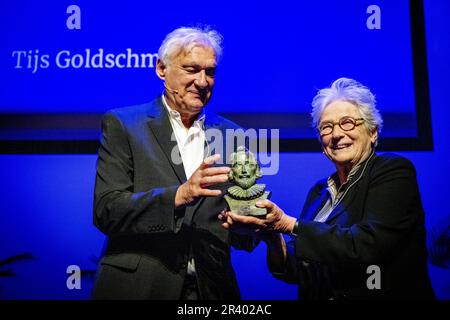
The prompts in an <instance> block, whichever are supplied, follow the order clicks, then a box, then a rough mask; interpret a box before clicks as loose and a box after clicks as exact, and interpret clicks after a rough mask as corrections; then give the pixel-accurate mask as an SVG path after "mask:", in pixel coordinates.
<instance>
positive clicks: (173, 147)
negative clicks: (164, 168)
mask: <svg viewBox="0 0 450 320" xmlns="http://www.w3.org/2000/svg"><path fill="white" fill-rule="evenodd" d="M149 118H150V119H149V121H148V125H149V127H150V130H151V131H152V133H153V135H154V136H155V138H156V140H157V141H158V144H159V146H160V147H161V149H162V150H163V152H164V155H165V156H166V158H167V160H168V162H169V163H170V165H171V167H172V169H173V170H174V172H175V174H176V175H177V177H178V179H179V180H180V182H181V183H184V182H185V181H186V174H185V172H184V166H183V162H182V161H181V155H180V150H179V149H178V144H177V141H176V139H175V137H173V139H172V134H173V130H172V125H171V124H170V120H169V116H168V115H167V112H166V110H165V109H164V105H163V104H162V100H161V98H158V99H156V100H155V101H154V102H153V105H152V108H151V109H150V111H149ZM172 154H173V155H175V157H176V158H177V159H180V161H179V163H174V161H172ZM177 162H178V161H177Z"/></svg>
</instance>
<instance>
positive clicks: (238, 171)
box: [225, 146, 271, 216]
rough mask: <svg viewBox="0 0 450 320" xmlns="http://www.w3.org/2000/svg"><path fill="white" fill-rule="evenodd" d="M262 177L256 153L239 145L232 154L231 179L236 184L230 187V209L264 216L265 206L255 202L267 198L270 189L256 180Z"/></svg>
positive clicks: (240, 212)
mask: <svg viewBox="0 0 450 320" xmlns="http://www.w3.org/2000/svg"><path fill="white" fill-rule="evenodd" d="M261 177H262V173H261V169H260V166H259V164H258V161H257V160H256V157H255V155H254V154H253V153H252V152H250V151H248V150H246V149H245V147H243V146H240V147H238V149H237V151H236V152H234V153H232V154H231V171H230V173H229V181H230V182H233V183H234V184H235V185H234V186H232V187H230V188H228V190H227V194H226V195H225V200H226V201H227V203H228V206H229V207H230V210H231V211H233V212H236V213H237V214H240V215H251V216H263V215H265V214H266V213H267V212H266V209H265V208H258V207H256V206H255V203H256V202H257V201H259V200H263V199H267V198H268V197H269V196H270V193H271V192H270V191H265V188H266V185H265V184H257V183H256V180H257V179H259V178H261Z"/></svg>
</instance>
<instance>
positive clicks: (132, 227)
mask: <svg viewBox="0 0 450 320" xmlns="http://www.w3.org/2000/svg"><path fill="white" fill-rule="evenodd" d="M221 40H222V37H221V36H220V34H219V33H217V32H216V31H214V30H211V29H200V28H178V29H176V30H174V31H173V32H171V33H170V34H168V35H167V36H166V38H165V39H164V41H163V43H162V45H161V47H160V49H159V52H158V55H159V59H158V61H157V66H156V73H157V76H158V77H159V78H160V79H161V80H163V81H164V87H165V90H164V93H163V94H162V96H161V97H159V98H157V99H156V100H154V101H152V102H150V103H147V104H143V105H139V106H132V107H127V108H119V109H114V110H111V111H109V112H108V113H106V114H105V116H104V119H103V123H102V141H101V147H100V150H99V157H98V162H97V176H96V184H95V199H94V223H95V225H96V226H97V228H99V229H100V230H101V231H102V232H103V233H104V234H106V235H107V236H108V244H107V246H106V249H105V253H104V255H103V258H102V260H101V261H100V266H99V270H98V274H97V277H96V282H95V286H94V290H93V298H94V299H172V300H174V299H183V300H196V299H239V298H240V294H239V288H238V286H237V282H236V279H235V275H234V271H233V268H232V265H231V260H230V245H233V246H235V247H237V248H240V249H246V250H251V249H253V247H254V245H255V241H253V238H251V237H248V236H245V237H244V236H237V235H234V234H231V233H228V231H227V230H224V229H223V228H221V225H220V221H219V220H218V219H217V215H218V214H219V212H220V211H221V210H222V209H223V208H225V207H226V203H225V201H224V200H223V197H222V196H221V195H222V194H223V191H224V190H226V189H227V187H229V186H230V184H229V183H227V181H228V173H229V171H230V168H229V167H227V166H217V165H215V163H216V162H217V161H218V159H219V158H220V156H219V155H218V154H216V155H212V156H209V157H208V151H206V152H205V149H209V148H205V145H206V146H207V145H208V142H207V141H206V135H205V130H208V129H215V130H220V131H222V132H223V133H224V134H223V136H224V137H225V130H226V129H237V128H238V127H237V125H236V124H234V123H232V122H231V121H228V120H226V119H224V118H222V117H219V116H217V115H215V114H213V113H210V112H205V110H204V108H205V106H206V104H207V103H208V102H209V100H210V99H211V95H212V90H213V87H214V80H215V71H216V67H217V63H218V60H219V58H220V56H221V54H222V48H221ZM180 158H181V160H182V161H177V159H178V160H179V159H180ZM209 187H211V189H210V188H209Z"/></svg>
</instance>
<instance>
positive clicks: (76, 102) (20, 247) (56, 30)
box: [0, 0, 450, 299]
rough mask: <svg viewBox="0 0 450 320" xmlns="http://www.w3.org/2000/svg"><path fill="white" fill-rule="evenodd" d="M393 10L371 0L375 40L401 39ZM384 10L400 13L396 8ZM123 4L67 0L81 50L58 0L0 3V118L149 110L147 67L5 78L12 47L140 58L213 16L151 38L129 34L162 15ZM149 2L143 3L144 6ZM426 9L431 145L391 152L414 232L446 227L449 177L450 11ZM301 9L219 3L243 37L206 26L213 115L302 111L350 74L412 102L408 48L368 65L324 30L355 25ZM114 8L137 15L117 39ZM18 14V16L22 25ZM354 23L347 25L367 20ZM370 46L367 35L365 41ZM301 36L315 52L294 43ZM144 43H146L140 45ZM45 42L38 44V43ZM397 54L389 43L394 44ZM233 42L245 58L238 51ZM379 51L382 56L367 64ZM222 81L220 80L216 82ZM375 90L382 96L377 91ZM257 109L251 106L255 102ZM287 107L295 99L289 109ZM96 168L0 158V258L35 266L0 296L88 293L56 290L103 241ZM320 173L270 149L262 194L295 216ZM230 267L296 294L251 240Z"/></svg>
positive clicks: (281, 293)
mask: <svg viewBox="0 0 450 320" xmlns="http://www.w3.org/2000/svg"><path fill="white" fill-rule="evenodd" d="M391 2H393V1H389V2H388V1H377V2H376V3H381V4H380V6H381V7H382V30H381V31H383V32H384V30H386V29H388V26H389V23H392V25H393V26H394V27H395V28H397V29H399V31H398V32H399V34H400V35H401V34H403V32H405V30H402V29H401V28H402V27H405V26H404V25H403V24H402V23H401V22H402V21H403V19H407V13H406V12H407V11H406V9H405V6H400V8H402V10H399V11H398V12H397V13H396V14H397V15H396V16H395V17H391V18H389V14H387V13H386V15H384V11H383V7H384V6H386V8H388V6H390V5H389V3H391ZM395 2H396V3H398V2H400V3H403V4H405V5H406V2H401V1H395ZM129 3H130V2H127V5H125V4H124V5H121V6H119V5H118V4H117V5H116V4H105V5H102V6H100V5H97V6H94V5H88V4H87V2H83V1H79V2H78V4H79V5H80V7H81V8H82V14H83V17H82V19H83V25H82V28H83V29H82V30H81V31H80V32H81V33H84V32H92V34H94V35H95V36H92V37H91V38H90V39H89V41H90V43H87V42H86V41H87V40H86V39H84V40H83V41H82V42H81V39H78V40H77V38H78V37H82V35H81V34H80V35H78V34H77V33H76V31H73V35H72V34H71V32H72V31H71V32H69V31H68V30H67V29H66V28H65V26H64V23H65V17H66V16H67V14H65V9H66V8H67V6H68V5H69V4H71V3H69V2H64V1H61V3H59V4H57V5H50V2H47V4H46V2H45V1H43V2H42V3H40V4H39V5H37V4H36V5H33V4H31V3H30V4H29V5H30V6H31V7H30V8H28V9H29V10H28V9H27V10H25V9H24V10H22V9H23V8H22V7H21V6H20V5H19V4H12V3H10V4H8V6H7V8H6V9H5V10H2V17H1V19H0V20H2V22H1V23H2V25H0V30H2V31H1V32H2V38H3V35H4V34H5V30H7V32H6V35H5V39H6V41H5V42H3V41H2V42H3V45H2V58H1V60H0V63H1V64H2V65H1V67H2V69H1V71H2V72H1V74H0V79H1V83H0V84H1V90H2V91H0V94H1V95H0V104H1V106H0V107H1V108H2V111H17V112H19V111H27V112H28V111H36V110H37V108H41V109H40V110H41V111H44V110H45V111H55V110H58V111H61V110H59V109H58V108H60V105H59V104H58V103H61V102H64V108H63V109H64V110H71V109H72V110H78V111H101V110H103V108H109V107H113V106H116V105H125V104H128V103H129V102H141V101H147V100H148V99H150V98H151V97H152V96H153V95H155V94H158V93H160V92H161V90H162V86H161V84H160V83H157V82H155V81H156V80H155V79H154V78H155V77H154V76H153V74H152V70H151V69H150V70H149V69H135V70H133V69H122V70H120V69H113V70H101V72H96V73H90V72H87V71H86V69H80V70H70V71H68V70H59V69H56V68H50V69H48V70H40V71H38V73H36V74H35V75H34V76H35V77H34V78H33V76H30V74H29V72H28V73H26V72H24V74H22V75H20V73H18V72H17V70H15V71H13V70H10V69H8V68H10V67H11V60H10V56H8V54H10V51H11V50H12V49H19V47H20V46H21V45H22V46H24V47H26V48H40V49H41V50H44V49H45V50H47V49H48V50H54V51H55V52H56V51H58V50H61V49H73V50H76V49H77V48H78V49H84V48H85V47H90V48H97V47H105V48H106V47H107V46H110V47H109V48H111V50H113V49H114V50H115V49H116V48H113V44H115V43H116V44H117V50H118V51H120V50H124V49H125V48H126V47H127V46H124V45H123V41H125V40H127V41H129V42H127V45H128V43H130V45H129V46H130V47H132V48H133V49H134V48H138V47H139V46H142V50H143V51H144V50H148V51H150V52H152V51H156V50H157V47H158V45H159V42H160V41H161V38H162V36H163V35H164V34H165V33H167V32H168V31H170V30H171V29H173V28H175V27H177V26H179V25H183V24H187V23H190V22H192V21H196V22H197V21H199V22H205V23H211V20H210V19H213V17H214V12H215V11H217V10H218V8H215V9H214V8H213V9H210V8H206V7H202V9H201V10H198V11H196V12H197V13H196V14H192V15H187V14H186V12H189V11H185V9H186V8H183V7H178V8H174V10H175V11H174V12H173V15H172V16H171V19H173V21H172V22H170V23H169V24H168V25H166V26H165V27H164V28H161V29H159V31H157V32H156V31H155V32H151V31H146V32H141V31H140V28H144V29H145V28H149V29H148V30H153V29H154V28H156V27H157V26H160V21H161V19H162V18H163V16H162V15H161V13H160V12H159V11H157V10H149V8H148V7H147V8H146V10H138V8H136V7H134V8H133V9H132V6H131V5H128V4H129ZM227 3H228V2H227ZM322 4H323V2H322ZM349 4H350V2H349V1H344V2H343V4H342V8H346V7H347V6H349ZM369 4H373V3H369V2H365V1H361V2H358V4H356V5H352V7H351V8H349V9H348V10H350V11H346V10H344V11H346V12H347V13H348V14H350V12H359V14H361V15H362V16H363V17H366V14H365V8H366V7H367V6H368V5H369ZM153 5H154V4H151V6H153ZM359 5H361V7H362V8H363V10H362V11H361V8H359V7H358V6H359ZM424 5H425V23H426V36H427V55H428V70H429V83H430V97H431V115H432V132H433V138H434V150H433V151H429V152H403V153H401V154H402V155H404V156H406V157H408V158H409V159H411V160H412V161H413V163H414V164H415V166H416V169H417V172H418V180H419V186H420V191H421V193H422V199H423V204H424V208H425V211H426V214H427V216H426V225H427V229H428V231H429V233H431V232H434V231H436V230H439V229H442V228H443V227H444V226H448V225H449V220H450V214H449V212H448V209H447V206H446V199H447V198H448V193H449V188H448V181H450V172H449V170H448V157H449V149H450V142H449V140H448V111H447V110H448V106H447V105H448V92H449V89H450V87H449V84H450V81H449V79H448V75H449V74H450V67H449V59H448V57H449V56H450V36H449V27H448V22H447V17H448V16H449V15H450V3H449V2H448V1H445V0H424ZM33 6H36V7H33ZM42 6H43V7H42ZM58 6H59V7H58ZM84 6H85V7H89V8H92V9H93V11H89V10H84V11H83V8H84ZM305 6H307V7H308V8H310V10H314V19H313V18H312V17H308V15H306V14H303V15H302V14H300V13H299V15H298V16H297V18H295V17H293V16H292V15H294V16H295V14H294V13H293V12H291V11H290V10H286V8H284V10H283V6H282V5H280V6H279V7H277V8H273V7H264V5H263V4H262V3H258V6H253V7H247V8H242V4H239V5H237V4H236V3H233V2H230V4H229V5H228V4H227V5H226V6H224V7H220V9H219V11H220V12H218V13H216V15H217V16H218V17H222V18H221V19H222V21H224V20H225V19H224V18H223V17H225V18H226V20H230V21H231V22H232V24H233V25H234V28H236V29H235V30H242V32H244V33H245V36H246V37H235V36H233V35H231V34H232V31H231V30H228V29H226V28H225V27H223V29H224V30H222V26H221V25H220V24H219V22H217V23H215V24H216V25H217V27H218V29H219V30H220V31H222V33H223V34H224V37H225V39H226V40H225V41H226V42H225V44H226V51H225V56H224V60H223V64H222V65H221V69H220V73H219V75H218V87H217V90H216V92H215V95H214V98H213V99H214V105H213V106H212V107H213V108H217V109H216V111H217V110H220V107H219V105H220V106H224V107H227V108H228V107H233V108H235V107H237V108H250V109H251V108H252V106H259V105H265V104H264V103H265V102H268V103H267V106H268V107H270V105H271V104H270V103H269V102H270V101H272V102H273V101H276V102H277V103H278V102H283V103H281V104H280V106H281V107H280V108H284V107H286V108H287V109H286V110H292V109H291V108H297V107H302V106H303V107H305V108H307V106H308V103H309V101H310V100H311V98H312V96H313V94H314V86H315V87H322V86H324V85H327V84H329V83H330V82H331V81H332V80H334V79H335V78H336V77H338V76H341V75H346V76H352V77H355V78H357V79H359V80H361V81H362V82H365V83H366V84H367V85H368V86H369V87H371V89H373V91H375V92H376V93H377V94H378V96H379V101H380V108H381V109H382V111H383V108H385V107H386V106H388V105H389V106H400V105H403V102H405V104H404V106H406V107H408V106H411V102H412V100H411V96H412V92H411V81H412V80H411V74H410V71H408V70H410V69H408V64H409V63H410V61H411V60H410V59H411V57H410V54H411V53H410V48H408V47H404V48H402V46H401V45H399V44H398V43H397V42H400V43H401V42H402V41H401V39H399V41H396V40H395V39H397V38H395V37H394V36H393V38H392V39H391V40H392V43H391V45H392V46H393V47H392V48H391V47H387V46H383V47H382V48H380V49H379V50H378V51H376V53H374V55H375V58H376V59H375V60H371V59H368V58H367V57H370V56H371V53H370V50H359V49H360V47H359V46H358V45H355V43H354V41H355V38H353V37H347V38H345V37H344V40H342V42H340V41H339V40H338V36H337V35H336V32H335V28H333V26H335V27H337V26H336V23H337V22H336V21H338V22H339V25H340V26H341V27H343V26H346V31H348V32H350V33H353V32H355V33H358V32H363V31H362V29H363V28H362V27H361V30H359V31H355V30H354V29H353V27H352V23H353V22H352V19H343V18H342V19H338V16H339V15H337V12H339V11H336V15H335V14H331V13H330V12H329V11H328V9H327V7H326V6H320V3H317V5H312V4H307V5H306V4H305ZM42 8H46V10H47V9H49V8H52V10H50V11H48V16H47V14H46V15H45V17H44V18H43V17H42V16H41V17H36V16H37V14H36V13H37V12H42V11H41V10H42ZM358 8H359V9H358ZM11 10H13V11H11ZM170 10H172V7H171V8H170ZM352 10H353V11H352ZM118 11H120V12H121V13H123V15H124V16H127V14H130V15H135V14H136V12H138V13H139V16H138V18H136V19H135V21H131V22H129V21H128V20H127V21H128V22H129V23H130V24H129V25H128V26H127V28H129V30H128V31H124V30H126V29H124V25H123V24H121V23H120V15H117V12H118ZM386 11H388V10H386ZM11 12H14V14H16V13H17V14H19V16H17V15H16V16H14V15H12V14H11ZM46 12H47V11H46ZM263 12H266V13H270V14H272V15H273V17H277V19H279V21H281V20H283V19H281V18H282V17H284V16H286V15H291V16H290V17H288V19H286V20H288V21H287V22H286V24H284V25H283V26H279V25H276V24H275V25H274V24H273V23H272V22H271V21H267V20H266V19H265V18H262V16H261V15H262V13H263ZM7 13H9V14H7ZM250 13H251V14H250ZM20 14H23V15H24V16H25V17H20ZM5 15H6V18H5ZM355 15H356V13H352V14H351V15H349V17H350V16H355ZM205 17H208V18H205ZM363 17H361V18H359V20H360V22H361V23H362V22H364V24H365V18H363ZM402 17H403V18H402ZM3 18H5V19H6V20H4V19H3ZM42 19H44V20H45V23H42ZM61 19H62V20H61ZM333 19H336V20H333ZM355 19H356V18H355ZM396 19H399V20H396ZM312 20H314V21H312ZM61 21H63V22H61ZM308 21H309V22H308ZM333 21H334V22H333ZM128 22H127V23H128ZM212 22H214V20H212ZM313 22H314V25H313V26H312V25H311V23H313ZM6 23H7V24H8V26H14V32H21V33H22V34H30V37H29V38H28V39H25V40H24V41H25V42H24V43H22V44H21V43H20V41H21V40H20V39H15V38H13V36H12V34H13V33H12V32H10V29H9V28H10V27H8V28H5V25H4V24H6ZM61 23H63V27H61ZM322 23H323V24H322ZM213 24H214V23H213ZM364 24H363V27H364ZM298 25H303V26H304V28H307V29H306V30H307V31H308V32H313V33H315V32H319V31H320V34H321V35H322V36H321V37H320V39H317V38H313V37H309V36H308V34H307V33H308V32H305V34H303V35H301V36H302V37H305V40H304V41H307V42H302V46H297V47H296V49H295V50H288V49H289V48H286V46H288V45H289V44H290V43H291V41H287V40H292V38H290V36H288V35H286V37H285V38H283V37H284V36H285V34H283V32H281V31H283V30H284V31H286V32H287V30H291V29H292V28H294V26H295V27H296V26H298ZM321 26H323V27H321ZM41 28H44V29H45V32H44V33H41V31H42V30H41V31H39V30H40V29H41ZM277 28H280V29H277ZM156 29H157V28H156ZM130 30H131V31H130ZM301 30H303V29H301ZM364 32H365V31H364ZM374 32H375V31H374ZM230 33H231V34H230ZM279 37H280V38H279ZM376 37H377V36H374V38H376ZM389 37H390V36H389ZM358 39H361V38H358ZM76 40H77V41H80V42H77V41H76ZM143 40H144V41H143ZM270 40H271V41H270ZM319 40H320V41H319ZM232 41H236V42H235V44H234V45H231V44H229V43H230V42H232ZM264 41H268V44H267V46H264V47H265V48H266V49H258V50H254V47H255V46H256V45H258V46H260V45H261V42H264ZM309 41H311V43H313V44H314V45H305V43H306V44H308V43H309ZM374 41H375V40H374ZM383 41H384V40H383ZM81 43H82V44H81ZM143 43H145V47H144V46H143ZM318 43H321V47H320V48H324V47H327V48H329V49H330V50H332V49H333V48H334V47H335V45H336V44H337V43H339V44H340V45H341V46H342V45H343V46H342V47H343V48H346V49H348V50H347V51H346V52H334V51H332V52H328V51H327V52H323V51H322V50H321V49H318V47H317V46H316V45H317V44H318ZM47 45H48V47H46V46H47ZM397 45H398V46H399V47H395V46H397ZM235 46H236V47H235ZM240 46H245V48H248V49H245V50H242V51H239V50H238V49H239V48H240ZM232 48H234V49H232ZM300 48H301V51H302V58H300V59H298V60H296V57H297V54H296V53H297V52H299V50H300ZM363 49H364V45H363ZM365 49H367V48H365ZM45 50H44V51H45ZM264 50H268V51H270V53H271V54H270V58H268V57H264V56H261V55H260V56H258V54H260V53H261V52H265V51H264ZM5 52H6V56H5V55H4V53H5ZM347 54H348V55H349V61H348V62H347V63H343V64H342V65H341V64H340V63H338V62H339V61H340V60H339V59H341V58H342V57H343V56H346V55H347ZM380 54H381V57H383V58H382V59H380V58H379V57H380V56H379V55H380ZM316 55H317V57H320V59H321V60H319V61H320V62H321V63H323V65H322V66H321V67H320V68H319V69H317V70H320V71H318V72H316V65H315V64H314V63H309V61H307V60H306V61H305V60H304V59H306V57H308V56H309V57H314V56H316ZM335 57H336V58H335ZM255 59H256V60H255ZM322 59H323V61H322ZM237 60H240V61H241V63H239V64H236V61H237ZM377 61H378V62H377ZM380 61H381V62H383V65H381V66H380V65H379V62H380ZM389 61H395V63H393V64H389V63H390V62H389ZM292 62H294V67H295V68H299V69H296V70H297V71H296V72H299V71H298V70H301V68H302V67H305V68H308V72H302V73H301V74H302V76H301V77H300V79H298V78H296V77H294V75H295V74H292V76H293V78H292V79H291V80H290V81H287V80H286V77H285V76H286V74H287V73H290V72H291V71H290V70H291V69H290V68H291V67H292ZM252 63H258V64H263V65H264V64H265V63H270V64H276V65H277V66H278V67H277V68H274V69H272V71H270V72H273V73H269V74H267V73H265V71H264V70H265V69H264V68H263V67H261V65H259V66H258V68H256V69H255V70H256V71H255V72H257V73H246V72H245V71H246V70H247V69H246V68H247V66H248V65H249V64H252ZM296 63H297V64H296ZM384 63H386V64H384ZM397 67H398V68H399V69H398V72H385V71H386V70H387V69H392V70H397V69H396V68H397ZM21 71H24V70H21ZM47 71H48V72H47ZM78 71H80V72H78ZM149 71H150V72H149ZM258 72H261V73H258ZM304 74H305V76H304ZM306 75H307V76H306ZM128 77H133V79H135V81H136V82H134V83H135V84H136V86H124V83H125V82H127V81H128V80H127V79H128ZM222 79H223V80H222ZM258 79H259V80H265V81H261V82H256V83H257V84H255V80H258ZM21 81H25V82H24V83H25V84H24V85H21V86H19V83H21ZM222 81H223V83H221V82H222ZM227 81H228V83H229V84H230V85H232V86H233V88H236V89H235V90H234V91H232V92H231V94H230V92H229V91H228V90H225V83H226V82H227ZM305 81H311V82H310V83H311V85H312V87H311V85H310V86H308V85H306V84H305ZM80 82H83V83H85V84H86V86H85V87H84V89H83V90H85V91H81V92H80V91H78V90H79V89H80V88H79V83H80ZM261 83H262V84H263V86H262V87H261ZM253 84H255V86H254V87H252V85H253ZM221 86H223V87H221ZM386 89H389V90H390V91H386ZM152 90H153V91H152ZM303 90H304V91H303ZM255 91H256V93H259V94H260V95H261V100H254V98H255V97H256V98H258V97H259V96H260V95H259V94H254V93H255ZM286 92H287V93H288V94H287V95H288V96H289V95H290V96H291V97H294V98H293V100H289V99H287V98H286V99H287V100H284V99H285V96H286ZM268 93H271V97H267V96H266V94H268ZM249 97H252V98H249ZM216 98H217V99H216ZM383 99H387V100H383ZM255 101H258V102H259V103H261V104H256V102H255ZM292 101H294V102H297V101H298V102H299V103H298V104H296V103H295V104H291V102H292ZM383 101H386V102H383ZM219 102H220V103H219ZM382 102H383V103H382ZM66 108H67V109H66ZM83 108H86V109H83ZM393 108H394V107H393ZM233 110H234V109H233ZM246 110H247V109H246ZM305 110H306V109H305ZM393 110H394V109H393ZM247 111H248V110H247ZM95 161H96V155H0V181H1V186H2V187H1V197H0V199H1V201H0V215H1V219H0V260H2V259H5V258H7V257H9V256H13V255H15V254H18V253H21V252H30V253H32V255H33V256H34V257H35V260H29V261H23V262H20V263H16V264H13V265H11V268H13V270H14V272H15V273H16V276H14V277H0V298H6V299H86V298H88V296H89V292H90V289H91V285H92V281H91V280H90V278H84V279H83V281H82V288H81V290H68V289H67V287H66V279H67V276H68V275H67V274H66V268H67V266H69V265H72V264H75V265H79V266H80V267H81V268H82V269H95V267H96V266H95V264H94V263H93V262H92V260H94V259H95V257H98V255H99V253H100V251H101V248H102V245H103V240H104V237H103V235H102V234H101V233H100V232H99V231H98V230H96V229H95V228H94V227H93V225H92V204H93V187H94V177H95ZM332 171H333V166H332V165H331V164H330V163H329V161H328V160H327V159H326V158H325V157H324V156H323V155H322V154H320V153H282V154H280V172H279V173H278V174H277V175H275V176H266V177H265V178H264V179H265V183H267V184H268V186H269V188H270V190H272V193H273V200H274V201H275V202H277V203H278V204H279V205H280V206H281V207H282V208H284V210H285V211H287V212H288V213H290V214H292V215H296V214H298V213H299V211H300V209H301V207H302V205H303V202H304V200H305V196H306V193H307V191H308V189H309V188H310V186H312V184H313V183H314V182H315V181H316V180H318V179H320V178H323V177H324V176H326V175H328V174H330V173H331V172H332ZM93 257H94V259H93ZM233 263H234V265H235V268H236V272H237V277H238V281H239V283H240V286H241V290H242V295H243V298H244V299H296V287H295V286H293V285H288V284H285V283H283V282H281V281H278V280H276V279H274V278H273V277H272V276H271V275H270V274H269V273H268V271H267V267H266V264H265V245H264V244H261V245H260V246H259V247H258V248H257V249H256V251H254V252H253V253H245V252H240V251H234V252H233ZM429 271H430V277H431V279H432V282H433V287H434V289H435V291H436V294H437V295H438V297H439V298H441V299H450V271H449V270H448V269H444V268H439V267H436V266H434V265H431V264H430V265H429ZM412 280H413V279H412Z"/></svg>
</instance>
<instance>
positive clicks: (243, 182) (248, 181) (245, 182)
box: [236, 178, 255, 189]
mask: <svg viewBox="0 0 450 320" xmlns="http://www.w3.org/2000/svg"><path fill="white" fill-rule="evenodd" d="M236 184H237V185H238V186H240V187H241V188H242V189H248V188H250V187H251V186H253V185H254V184H255V179H252V178H238V179H236Z"/></svg>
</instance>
